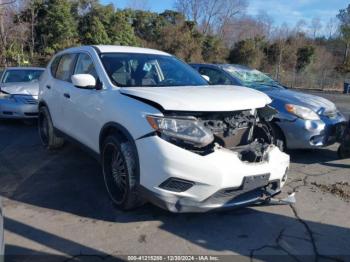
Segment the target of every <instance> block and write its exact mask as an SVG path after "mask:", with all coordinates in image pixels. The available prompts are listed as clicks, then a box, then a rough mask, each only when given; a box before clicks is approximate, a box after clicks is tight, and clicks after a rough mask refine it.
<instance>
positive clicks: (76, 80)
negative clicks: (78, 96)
mask: <svg viewBox="0 0 350 262" xmlns="http://www.w3.org/2000/svg"><path fill="white" fill-rule="evenodd" d="M72 83H73V85H74V86H76V87H78V88H83V89H95V88H96V79H95V77H93V76H92V75H90V74H76V75H72Z"/></svg>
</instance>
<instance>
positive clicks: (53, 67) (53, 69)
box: [50, 56, 61, 77]
mask: <svg viewBox="0 0 350 262" xmlns="http://www.w3.org/2000/svg"><path fill="white" fill-rule="evenodd" d="M60 59H61V56H57V57H56V58H55V59H54V60H53V61H52V63H51V68H50V71H51V74H52V75H53V77H56V71H57V67H58V63H59V62H60Z"/></svg>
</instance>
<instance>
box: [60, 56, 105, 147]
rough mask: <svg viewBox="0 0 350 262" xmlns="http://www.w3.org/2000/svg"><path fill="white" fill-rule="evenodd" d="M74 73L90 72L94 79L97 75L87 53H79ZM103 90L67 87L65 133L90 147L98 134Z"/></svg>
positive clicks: (93, 145)
mask: <svg viewBox="0 0 350 262" xmlns="http://www.w3.org/2000/svg"><path fill="white" fill-rule="evenodd" d="M75 74H90V75H92V76H93V77H94V78H95V79H96V80H97V79H98V75H97V72H96V69H95V65H94V62H93V60H92V58H91V57H90V56H89V54H87V53H80V54H79V55H78V58H77V63H76V66H75V68H74V71H73V75H75ZM102 92H104V91H103V90H99V91H98V90H96V89H82V88H78V87H75V86H74V85H73V84H71V85H70V86H69V87H68V88H67V93H68V95H69V98H68V99H67V103H66V107H65V108H64V109H63V110H64V115H65V118H66V121H67V126H68V127H69V128H68V130H66V132H67V134H68V135H69V136H71V137H72V138H74V139H76V140H78V141H79V142H80V143H82V144H84V145H86V146H88V147H89V148H91V149H95V148H96V137H98V136H99V134H98V131H99V129H98V128H96V127H97V126H99V124H98V123H99V120H100V119H101V116H100V114H101V105H102V99H101V93H102Z"/></svg>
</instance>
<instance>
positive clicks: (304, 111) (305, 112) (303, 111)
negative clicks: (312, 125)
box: [285, 104, 320, 120]
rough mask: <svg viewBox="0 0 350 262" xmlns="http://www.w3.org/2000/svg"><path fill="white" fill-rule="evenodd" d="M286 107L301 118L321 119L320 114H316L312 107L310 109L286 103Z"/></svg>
mask: <svg viewBox="0 0 350 262" xmlns="http://www.w3.org/2000/svg"><path fill="white" fill-rule="evenodd" d="M285 108H286V110H287V111H288V112H289V113H291V114H293V115H296V116H297V117H300V118H302V119H305V120H319V119H320V117H319V115H318V114H316V113H315V112H314V111H312V110H311V109H309V108H307V107H303V106H297V105H292V104H286V105H285Z"/></svg>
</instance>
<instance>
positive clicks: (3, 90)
mask: <svg viewBox="0 0 350 262" xmlns="http://www.w3.org/2000/svg"><path fill="white" fill-rule="evenodd" d="M44 70H45V69H44V68H37V67H10V68H6V69H5V70H4V71H3V73H2V74H1V78H0V118H12V119H28V118H36V117H37V116H38V102H37V98H38V92H39V85H38V79H39V77H40V75H41V74H42V73H43V72H44Z"/></svg>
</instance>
